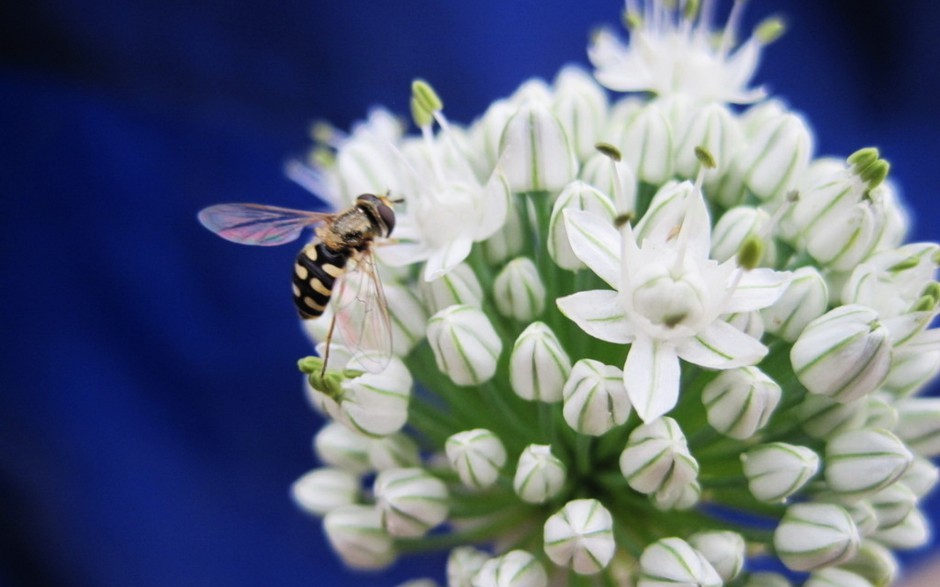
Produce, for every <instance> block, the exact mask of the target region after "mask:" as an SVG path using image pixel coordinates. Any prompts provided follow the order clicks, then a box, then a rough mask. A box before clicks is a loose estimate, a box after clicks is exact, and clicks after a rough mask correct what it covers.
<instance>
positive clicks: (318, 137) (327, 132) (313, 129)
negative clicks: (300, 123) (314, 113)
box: [310, 120, 336, 145]
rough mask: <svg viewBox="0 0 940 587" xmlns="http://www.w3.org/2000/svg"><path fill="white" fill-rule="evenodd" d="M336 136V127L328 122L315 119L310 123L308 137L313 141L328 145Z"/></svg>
mask: <svg viewBox="0 0 940 587" xmlns="http://www.w3.org/2000/svg"><path fill="white" fill-rule="evenodd" d="M335 137H336V129H334V128H333V125H331V124H330V123H329V122H326V121H323V120H317V121H316V122H314V123H313V124H311V125H310V138H312V139H313V140H314V141H315V142H317V143H320V144H324V145H328V144H330V143H332V142H333V139H334V138H335Z"/></svg>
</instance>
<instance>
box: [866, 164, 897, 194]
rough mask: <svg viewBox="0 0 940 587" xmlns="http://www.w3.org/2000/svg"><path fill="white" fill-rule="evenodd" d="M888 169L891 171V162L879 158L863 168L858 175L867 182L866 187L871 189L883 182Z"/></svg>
mask: <svg viewBox="0 0 940 587" xmlns="http://www.w3.org/2000/svg"><path fill="white" fill-rule="evenodd" d="M889 171H891V164H890V163H888V162H887V161H885V160H884V159H879V160H877V161H875V162H874V163H872V164H871V165H869V166H868V167H866V168H865V169H863V170H862V171H861V173H859V177H861V178H862V181H864V182H865V183H867V184H868V189H870V190H873V189H875V188H876V187H878V186H880V185H881V184H882V182H884V180H885V179H886V178H887V177H888V172H889Z"/></svg>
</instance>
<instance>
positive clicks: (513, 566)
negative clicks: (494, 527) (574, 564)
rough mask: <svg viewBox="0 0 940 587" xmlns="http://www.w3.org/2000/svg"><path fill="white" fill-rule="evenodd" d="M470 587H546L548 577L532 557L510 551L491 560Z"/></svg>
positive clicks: (518, 551) (524, 553)
mask: <svg viewBox="0 0 940 587" xmlns="http://www.w3.org/2000/svg"><path fill="white" fill-rule="evenodd" d="M470 584H471V585H472V587H547V585H548V576H547V575H546V573H545V569H544V567H542V565H541V564H540V563H539V562H538V560H536V558H535V557H534V556H532V555H531V554H529V553H528V552H526V551H524V550H511V551H509V552H507V553H506V554H504V555H502V556H500V557H496V558H492V559H490V560H488V561H486V562H485V563H483V566H482V567H481V568H480V570H479V571H478V572H477V574H476V575H475V576H474V577H473V579H472V581H471V583H470Z"/></svg>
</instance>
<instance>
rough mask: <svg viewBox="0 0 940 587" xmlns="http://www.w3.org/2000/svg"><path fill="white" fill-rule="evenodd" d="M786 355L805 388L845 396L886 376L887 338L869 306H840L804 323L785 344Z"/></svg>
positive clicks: (844, 398) (870, 388)
mask: <svg viewBox="0 0 940 587" xmlns="http://www.w3.org/2000/svg"><path fill="white" fill-rule="evenodd" d="M790 361H791V362H792V364H793V371H794V373H795V374H796V377H797V379H799V380H800V383H802V384H803V385H804V386H806V389H808V390H809V391H811V392H812V393H817V394H821V395H825V396H828V397H831V398H833V399H835V400H837V401H840V402H850V401H852V400H854V399H858V398H860V397H862V396H864V395H867V394H869V393H871V392H872V391H874V390H875V389H876V388H877V387H878V386H879V385H881V383H882V382H883V381H884V380H885V378H886V377H887V376H888V367H889V365H890V362H891V340H890V337H889V334H888V330H887V329H886V328H885V327H884V326H882V325H881V324H880V323H879V322H878V315H877V314H876V313H875V311H874V310H871V309H869V308H866V307H865V306H856V305H848V306H840V307H838V308H836V309H834V310H831V311H829V312H827V313H825V314H823V315H822V316H820V317H819V318H817V319H815V320H813V321H812V322H810V323H809V325H808V326H807V327H806V329H805V330H804V331H803V333H802V334H801V335H800V337H799V338H798V339H797V341H796V343H794V345H793V348H792V349H791V350H790Z"/></svg>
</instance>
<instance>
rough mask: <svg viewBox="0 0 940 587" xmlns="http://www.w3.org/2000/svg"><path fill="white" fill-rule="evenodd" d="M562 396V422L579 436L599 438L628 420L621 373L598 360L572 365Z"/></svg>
mask: <svg viewBox="0 0 940 587" xmlns="http://www.w3.org/2000/svg"><path fill="white" fill-rule="evenodd" d="M562 395H563V396H564V398H565V407H564V410H563V413H564V416H565V422H567V423H568V425H569V426H571V427H572V428H573V429H575V430H577V431H578V432H580V433H582V434H588V435H591V436H600V435H601V434H603V433H605V432H607V431H608V430H610V429H611V428H613V427H614V426H619V425H620V424H623V423H624V422H626V421H627V418H629V417H630V409H631V405H630V398H629V396H627V389H626V388H625V387H624V386H623V371H621V370H620V369H618V368H616V367H612V366H610V365H605V364H603V363H601V362H600V361H595V360H593V359H581V360H580V361H578V362H577V363H575V364H574V367H573V368H572V369H571V374H570V375H569V376H568V380H567V381H566V382H565V387H564V389H563V390H562ZM680 434H681V432H680Z"/></svg>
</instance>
